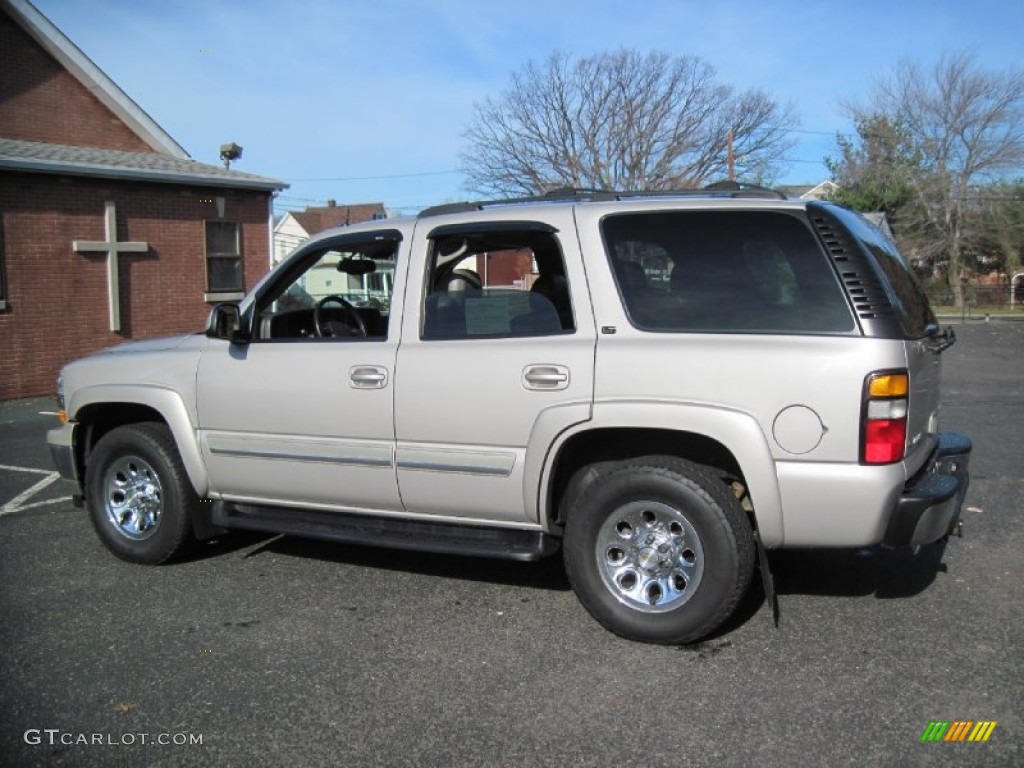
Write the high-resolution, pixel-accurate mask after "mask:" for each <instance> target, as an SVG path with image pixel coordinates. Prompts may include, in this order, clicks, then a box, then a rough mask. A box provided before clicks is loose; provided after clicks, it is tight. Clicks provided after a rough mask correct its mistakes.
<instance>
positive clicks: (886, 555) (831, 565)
mask: <svg viewBox="0 0 1024 768" xmlns="http://www.w3.org/2000/svg"><path fill="white" fill-rule="evenodd" d="M945 549H946V541H945V540H940V541H937V542H935V543H934V544H929V545H928V546H925V547H921V549H920V550H919V551H918V552H917V554H916V555H915V554H913V553H912V552H911V551H910V550H909V549H883V548H881V547H871V548H865V549H857V550H846V549H840V550H833V549H815V550H786V551H779V552H773V553H772V554H771V555H770V558H771V567H772V573H773V575H774V576H775V589H776V591H778V592H779V594H783V595H786V594H790V595H793V594H800V595H834V596H838V597H843V596H847V597H856V596H864V595H874V596H875V597H877V598H878V599H880V600H890V599H894V598H901V597H912V596H913V595H917V594H920V593H921V592H924V591H925V590H926V589H927V588H928V587H929V586H931V585H932V583H934V581H935V577H936V575H937V574H939V573H945V571H946V565H945V563H943V562H942V555H943V552H945Z"/></svg>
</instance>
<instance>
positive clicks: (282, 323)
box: [197, 231, 402, 512]
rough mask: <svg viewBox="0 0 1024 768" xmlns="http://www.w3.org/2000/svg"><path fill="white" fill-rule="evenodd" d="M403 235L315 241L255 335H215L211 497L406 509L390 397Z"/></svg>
mask: <svg viewBox="0 0 1024 768" xmlns="http://www.w3.org/2000/svg"><path fill="white" fill-rule="evenodd" d="M399 245H400V236H399V235H398V233H395V232H393V231H392V232H385V233H384V234H383V235H380V234H378V235H372V236H371V235H366V234H362V235H358V236H355V235H346V236H345V237H341V238H337V239H333V240H330V239H329V240H321V241H319V242H318V243H316V244H315V245H310V246H307V247H306V248H304V250H303V252H302V253H297V254H296V255H295V256H294V257H292V262H293V263H292V264H291V266H289V267H287V268H286V269H285V270H283V271H282V272H281V275H280V277H279V278H278V279H277V280H276V281H275V283H274V284H268V285H267V286H266V288H265V289H263V290H262V291H261V293H260V295H259V296H258V297H257V299H256V301H255V302H254V305H253V306H252V307H251V308H250V310H249V312H251V313H254V314H253V315H251V316H252V317H254V320H253V321H252V323H251V327H252V329H253V339H252V340H251V342H250V343H247V344H238V343H229V342H226V341H223V340H219V339H211V340H210V341H209V345H208V348H207V349H206V350H205V351H204V352H203V354H202V355H201V357H200V362H199V371H198V380H197V389H198V397H197V399H198V410H199V413H198V418H199V427H200V429H199V439H200V445H201V448H202V452H203V458H204V460H205V462H206V464H207V467H208V469H209V473H210V479H211V486H212V489H213V492H214V493H213V495H219V496H220V497H221V498H224V499H226V500H235V501H250V502H259V503H270V504H286V505H297V506H306V507H314V508H321V509H338V510H350V511H394V512H397V511H400V510H401V509H402V505H401V501H400V499H399V496H398V485H397V481H396V477H395V467H394V407H393V402H394V400H393V386H394V371H395V359H396V350H397V348H398V325H397V324H398V322H399V320H398V318H399V316H400V312H393V311H392V306H391V293H390V289H391V286H392V285H393V284H394V282H395V277H397V276H396V275H395V266H396V259H395V256H396V253H397V252H398V250H399ZM373 273H380V274H387V278H386V279H381V280H379V281H376V283H377V284H378V285H381V286H386V289H384V290H380V291H377V292H374V291H369V290H367V288H366V285H367V284H368V282H371V281H367V280H366V279H365V277H366V275H368V274H373ZM246 316H247V318H248V317H250V315H249V314H248V313H247V315H246Z"/></svg>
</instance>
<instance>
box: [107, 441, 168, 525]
mask: <svg viewBox="0 0 1024 768" xmlns="http://www.w3.org/2000/svg"><path fill="white" fill-rule="evenodd" d="M103 509H104V511H105V512H106V517H107V520H108V521H109V522H110V524H111V525H112V526H113V527H114V530H116V531H117V532H118V533H119V534H121V535H122V536H124V537H125V538H128V539H131V540H132V541H143V540H145V539H148V538H149V537H150V536H152V535H153V534H155V533H156V531H157V528H158V526H159V524H160V516H161V513H162V512H163V490H162V488H161V486H160V476H159V475H158V474H157V473H156V470H154V469H153V467H151V466H150V465H149V464H148V463H147V462H146V461H144V460H142V459H140V458H139V457H138V456H123V457H121V458H118V459H117V460H116V461H115V462H114V463H112V464H111V465H110V467H109V468H108V469H107V472H106V474H105V475H104V477H103Z"/></svg>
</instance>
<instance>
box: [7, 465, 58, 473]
mask: <svg viewBox="0 0 1024 768" xmlns="http://www.w3.org/2000/svg"><path fill="white" fill-rule="evenodd" d="M0 469H6V470H8V471H10V472H32V473H34V474H37V475H49V474H52V470H49V469H36V468H35V467H12V466H10V465H8V464H0Z"/></svg>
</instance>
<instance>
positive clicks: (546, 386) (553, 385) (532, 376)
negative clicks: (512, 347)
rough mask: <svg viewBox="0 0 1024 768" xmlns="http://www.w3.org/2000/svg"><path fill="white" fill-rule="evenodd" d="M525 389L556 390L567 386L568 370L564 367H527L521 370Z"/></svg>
mask: <svg viewBox="0 0 1024 768" xmlns="http://www.w3.org/2000/svg"><path fill="white" fill-rule="evenodd" d="M523 386H524V387H526V388H527V389H539V390H558V389H565V388H567V387H568V386H569V369H568V368H566V367H565V366H564V365H546V364H544V365H528V366H526V367H525V368H523Z"/></svg>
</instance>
